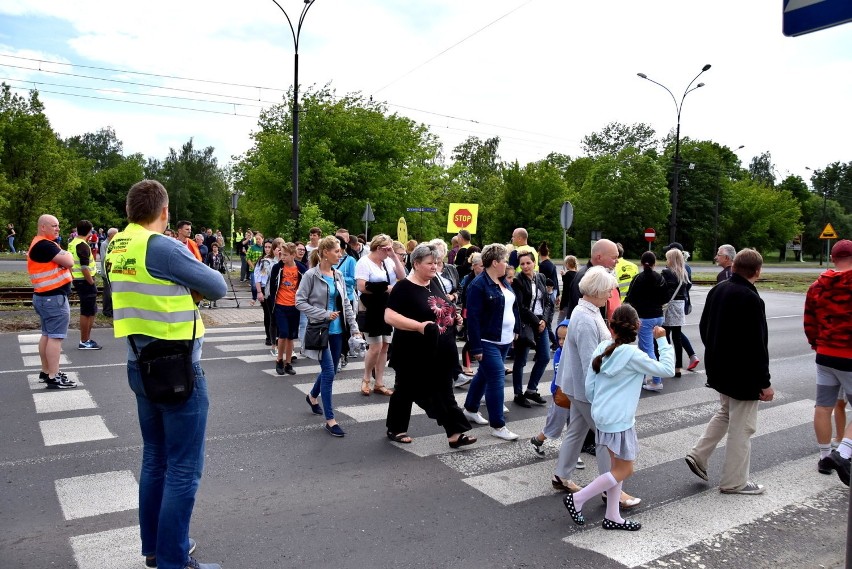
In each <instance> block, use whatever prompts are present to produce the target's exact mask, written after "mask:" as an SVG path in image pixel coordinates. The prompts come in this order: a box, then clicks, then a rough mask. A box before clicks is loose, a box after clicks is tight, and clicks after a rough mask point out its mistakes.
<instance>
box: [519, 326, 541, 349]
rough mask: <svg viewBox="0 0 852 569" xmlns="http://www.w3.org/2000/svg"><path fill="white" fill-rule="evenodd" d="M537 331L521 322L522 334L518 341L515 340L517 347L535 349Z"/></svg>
mask: <svg viewBox="0 0 852 569" xmlns="http://www.w3.org/2000/svg"><path fill="white" fill-rule="evenodd" d="M535 344H536V342H535V331H534V330H533V329H532V326H530V325H529V324H527V323H525V322H521V332H520V333H519V334H518V339H517V340H515V346H517V347H519V348H535Z"/></svg>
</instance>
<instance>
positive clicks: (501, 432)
mask: <svg viewBox="0 0 852 569" xmlns="http://www.w3.org/2000/svg"><path fill="white" fill-rule="evenodd" d="M491 436H492V437H497V438H498V439H503V440H504V441H516V440H518V435H516V434H515V433H513V432H512V431H510V430H509V429H507V428H506V426H505V425H503V426H502V427H500V428H499V429H492V430H491Z"/></svg>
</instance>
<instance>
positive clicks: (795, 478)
mask: <svg viewBox="0 0 852 569" xmlns="http://www.w3.org/2000/svg"><path fill="white" fill-rule="evenodd" d="M758 429H760V427H759V426H758ZM814 464H815V459H814V458H813V457H805V458H801V459H799V460H794V461H790V462H785V463H783V464H781V465H779V466H776V467H773V468H768V469H766V470H763V471H759V472H753V473H752V478H753V479H754V481H755V482H757V483H760V484H763V485H764V486H765V487H766V491H765V492H764V493H763V494H761V495H759V496H739V495H732V494H731V495H729V494H720V493H719V489H718V488H712V489H710V490H707V491H705V492H701V493H700V494H696V495H694V496H689V497H687V498H682V499H680V500H676V501H674V502H671V503H668V504H665V505H663V506H660V507H657V508H652V509H650V510H647V511H644V512H643V511H640V512H638V513H636V514H630V515H629V518H630V519H631V520H634V521H637V522H641V523H642V525H643V529H642V530H641V531H638V532H628V531H597V528H596V526H597V525H598V524H597V523H595V524H593V525H591V526H589V525H588V522H589V521H588V520H587V526H585V527H590V528H595V529H592V530H591V531H577V532H576V533H574V534H572V535H569V536H568V537H565V538H563V541H565V542H566V543H569V544H571V545H573V546H575V547H580V548H582V549H588V550H591V551H595V552H597V553H600V554H601V555H604V556H606V557H609V558H610V559H613V560H615V561H616V562H618V563H621V564H623V565H625V566H627V567H636V566H638V565H643V564H646V563H649V562H651V561H653V560H654V559H658V558H659V557H663V556H665V555H669V554H670V553H673V552H675V551H678V550H681V549H683V548H685V547H689V546H690V545H693V544H695V543H698V542H699V541H702V540H705V539H707V538H709V537H710V536H713V535H718V534H719V533H721V532H724V531H729V530H731V529H732V528H734V527H737V526H740V525H743V524H747V523H750V522H753V521H755V520H757V519H759V518H760V517H762V516H765V515H767V514H769V513H770V512H772V511H774V510H778V509H781V508H784V507H786V506H789V505H790V504H795V503H799V502H802V501H803V500H805V499H807V498H808V497H810V496H814V495H816V494H818V493H820V492H823V491H825V490H829V489H831V488H834V487H836V486H837V485H838V484H840V482H839V481H838V480H837V477H836V476H823V475H821V474H818V473H817V472H816V469H815V468H814ZM714 513H715V514H718V515H714ZM565 520H566V521H565V524H566V526H570V525H572V524H571V521H570V520H569V519H568V517H567V514H566V517H565ZM615 534H617V535H615Z"/></svg>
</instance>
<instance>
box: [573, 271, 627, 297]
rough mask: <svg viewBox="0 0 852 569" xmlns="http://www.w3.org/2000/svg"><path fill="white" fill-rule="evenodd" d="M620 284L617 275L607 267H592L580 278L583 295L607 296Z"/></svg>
mask: <svg viewBox="0 0 852 569" xmlns="http://www.w3.org/2000/svg"><path fill="white" fill-rule="evenodd" d="M617 286H618V280H616V278H615V275H613V274H612V273H610V272H609V271H608V270H607V269H606V268H605V267H591V268H589V270H588V271H586V274H584V275H583V278H582V279H580V294H582V295H583V296H598V297H601V296H606V293H609V291H611V290H612V289H614V288H615V287H617Z"/></svg>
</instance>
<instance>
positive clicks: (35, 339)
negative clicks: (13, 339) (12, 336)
mask: <svg viewBox="0 0 852 569" xmlns="http://www.w3.org/2000/svg"><path fill="white" fill-rule="evenodd" d="M40 341H41V334H18V343H19V344H38V343H39V342H40Z"/></svg>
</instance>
